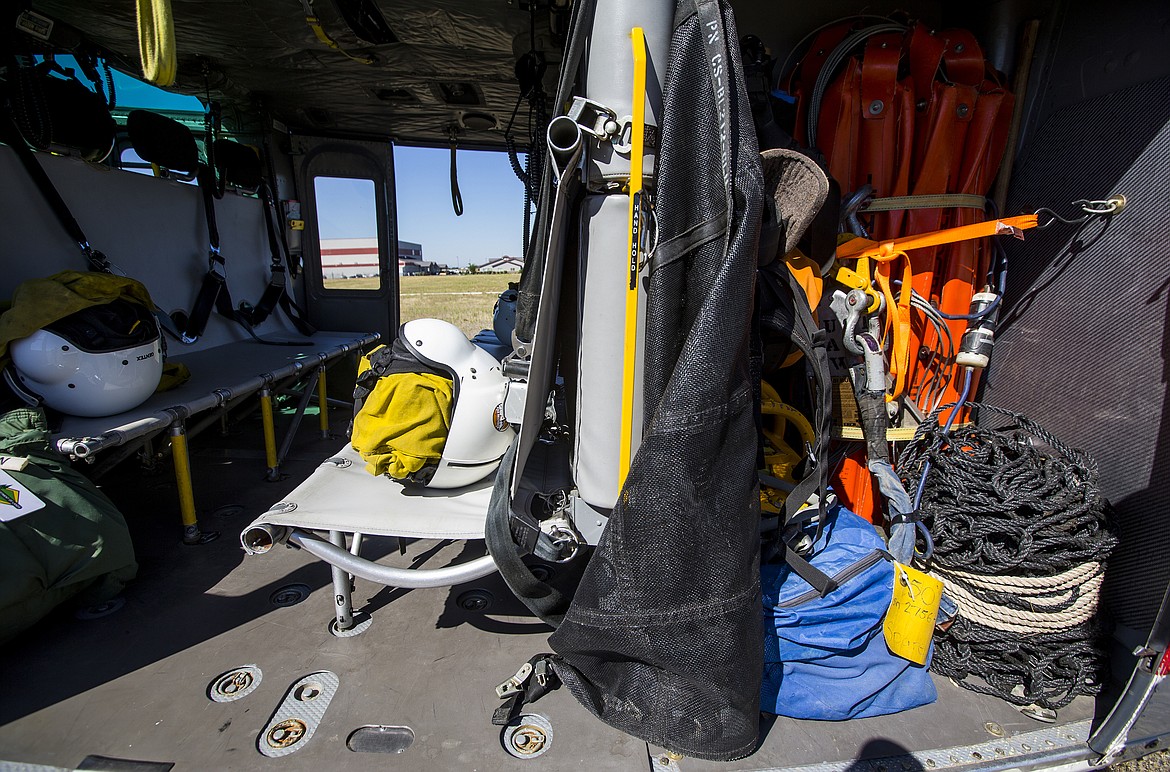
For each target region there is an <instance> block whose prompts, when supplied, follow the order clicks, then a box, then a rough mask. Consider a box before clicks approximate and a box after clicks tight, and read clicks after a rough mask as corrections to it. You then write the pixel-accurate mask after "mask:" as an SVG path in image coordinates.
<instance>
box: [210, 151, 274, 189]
mask: <svg viewBox="0 0 1170 772" xmlns="http://www.w3.org/2000/svg"><path fill="white" fill-rule="evenodd" d="M212 147H213V148H214V151H213V153H212V155H214V156H215V168H216V169H218V170H219V176H220V179H222V180H223V181H224V182H226V183H227V184H228V185H231V186H233V187H237V188H246V189H248V190H255V189H256V188H258V187H260V183H261V182H262V181H263V180H264V174H263V171H262V167H261V165H260V156H259V155H258V154H257V153H256V151H255V150H254V149H253V148H251V147H249V146H248V145H242V144H240V143H239V142H232V141H231V140H230V139H217V140H216V141H215V142H214V143H212Z"/></svg>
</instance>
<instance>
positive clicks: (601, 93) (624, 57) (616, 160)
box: [585, 0, 674, 190]
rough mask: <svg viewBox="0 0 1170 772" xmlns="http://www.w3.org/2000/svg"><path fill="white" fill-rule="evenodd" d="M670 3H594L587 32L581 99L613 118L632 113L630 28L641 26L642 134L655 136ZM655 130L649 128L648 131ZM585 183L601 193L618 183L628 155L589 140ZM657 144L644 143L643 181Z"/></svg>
mask: <svg viewBox="0 0 1170 772" xmlns="http://www.w3.org/2000/svg"><path fill="white" fill-rule="evenodd" d="M673 18H674V2H673V0H639V2H636V3H631V2H628V0H598V2H597V11H596V13H595V15H594V18H593V34H591V35H590V36H589V50H588V51H587V52H586V71H585V95H586V96H587V97H588V98H589V99H591V100H593V101H595V102H599V103H601V104H603V105H605V106H606V107H608V108H610V109H612V110H613V111H614V112H615V113H617V116H618V118H619V119H621V118H623V117H626V116H629V115H631V114H632V113H633V89H634V85H633V84H634V74H633V73H634V53H633V47H632V45H631V43H630V30H631V29H633V28H634V27H642V29H643V31H644V33H645V35H646V126H647V129H648V131H647V136H648V137H657V136H658V132H657V127H658V126H659V124H660V122H661V118H662V82H663V79H664V78H665V77H666V57H667V54H668V53H669V49H670V33H671V28H670V25H671V20H672V19H673ZM651 126H653V127H655V128H654V129H650V128H649V127H651ZM589 140H590V141H589V145H588V163H587V164H586V169H587V172H588V177H587V179H588V185H589V189H590V190H602V189H604V187H605V186H606V183H621V184H624V183H625V182H626V180H627V179H628V178H629V176H630V154H629V153H618V152H615V151H614V148H613V145H612V144H610V143H609V142H602V143H600V144H599V143H598V142H597V140H595V139H593V138H589ZM657 155H658V148H657V142H656V141H654V142H647V143H646V158H645V162H644V163H645V165H644V167H643V172H644V177H645V179H646V180H648V181H649V180H651V179H653V177H654V160H655V157H656V156H657Z"/></svg>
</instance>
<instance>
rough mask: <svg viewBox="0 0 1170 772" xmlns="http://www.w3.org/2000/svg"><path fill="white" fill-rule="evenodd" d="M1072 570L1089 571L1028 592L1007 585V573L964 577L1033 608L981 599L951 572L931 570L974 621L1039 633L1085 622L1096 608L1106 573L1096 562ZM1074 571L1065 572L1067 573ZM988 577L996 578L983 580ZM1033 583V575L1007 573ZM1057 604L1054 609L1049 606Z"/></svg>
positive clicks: (1007, 629)
mask: <svg viewBox="0 0 1170 772" xmlns="http://www.w3.org/2000/svg"><path fill="white" fill-rule="evenodd" d="M1087 567H1095V568H1096V572H1095V573H1090V572H1089V571H1088V568H1087ZM1074 571H1075V572H1076V573H1077V574H1078V575H1083V574H1086V573H1089V575H1088V577H1087V578H1083V579H1081V580H1080V582H1079V583H1078V584H1076V585H1072V586H1070V585H1068V584H1067V583H1062V584H1060V585H1057V584H1054V585H1053V586H1052V587H1051V588H1046V589H1045V588H1037V587H1035V586H1032V587H1029V588H1028V589H1027V593H1026V594H1025V593H1021V592H1019V590H1018V588H1010V589H1006V590H1005V587H1004V582H1003V580H1005V579H1009V577H974V578H972V577H971V576H970V575H969V574H967V575H964V578H963V581H964V583H966V584H967V585H968V586H970V585H972V584H979V583H981V582H985V583H986V585H988V586H987V589H989V590H991V591H993V592H1001V593H1002V592H1008V593H1011V594H1014V595H1016V596H1018V597H1020V598H1021V599H1025V600H1026V601H1027V603H1028V604H1029V605H1030V606H1031V607H1032V610H1023V609H1016V608H1009V607H1006V606H1003V605H1000V604H997V603H992V602H989V601H986V600H983V599H981V598H979V597H978V596H976V595H975V594H974V593H973V592H971V591H970V590H968V589H967V587H965V586H964V585H963V584H960V583H959V582H957V581H955V579H953V578H951V576H950V575H949V573H950V572H943V571H935V572H934V574H935V576H937V577H938V578H939V579H941V580H942V582H943V585H944V586H945V587H946V591H947V594H948V595H950V596H951V597H952V598H953V599H954V600H955V602H956V603H957V604H958V606H959V612H958V613H959V616H961V617H963V618H965V619H967V620H969V621H971V622H975V623H977V624H981V625H984V626H985V627H990V628H992V629H995V630H1001V631H1004V632H1010V633H1018V634H1022V635H1039V634H1043V633H1050V632H1053V631H1059V630H1067V629H1069V628H1071V627H1074V626H1076V625H1079V624H1083V623H1085V622H1088V621H1089V620H1091V619H1092V618H1093V615H1094V614H1095V613H1096V612H1097V605H1098V601H1099V598H1100V590H1101V583H1102V582H1103V581H1104V578H1105V575H1104V573H1103V572H1102V571H1101V566H1100V564H1099V563H1086V564H1084V566H1078V567H1077V568H1076V569H1074ZM1070 573H1073V572H1066V574H1070ZM1064 576H1065V574H1062V575H1060V576H1057V577H1045V578H1046V579H1047V580H1049V581H1051V580H1054V579H1061V578H1062V577H1064ZM988 579H993V580H997V581H995V582H986V580H988ZM1010 579H1021V580H1024V581H1027V582H1029V583H1034V582H1036V581H1037V580H1036V579H1025V578H1024V577H1010ZM1053 608H1056V609H1057V610H1052V609H1053Z"/></svg>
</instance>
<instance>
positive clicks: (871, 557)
mask: <svg viewBox="0 0 1170 772" xmlns="http://www.w3.org/2000/svg"><path fill="white" fill-rule="evenodd" d="M885 555H886V553H885V550H880V549H875V550H874V551H873V552H871V553H870V554H868V555H866V556H865V557H863V558H862V559H861V560H858V561H857V562H856V563H852V564H851V565H848V566H846V567H845V568H844V569H842V570H841V571H840V572H839V573H837V574H835V575H834V576H832V577H831V578H832V580H833V584H835V585H837V586H840V585H842V584H844V583H845V582H847V581H849V580H850V579H852V578H853V577H855V576H857V575H858V574H860V573H861V572H862V571H865V570H867V569H869V568H872V567H873V566H875V565H877V564H878V563H879V562H881V561H882V560H884V559H885ZM819 597H821V594H820V593H819V592H817V591H816V590H815V589H814V590H808V591H807V592H804V593H801V594H800V595H797V596H796V597H795V598H792V599H791V600H786V601H784V602H783V603H778V604H776V608H792V607H793V606H799V605H800V604H802V603H806V602H808V601H810V600H815V599H816V598H819Z"/></svg>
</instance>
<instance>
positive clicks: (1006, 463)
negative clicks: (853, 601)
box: [898, 405, 1117, 710]
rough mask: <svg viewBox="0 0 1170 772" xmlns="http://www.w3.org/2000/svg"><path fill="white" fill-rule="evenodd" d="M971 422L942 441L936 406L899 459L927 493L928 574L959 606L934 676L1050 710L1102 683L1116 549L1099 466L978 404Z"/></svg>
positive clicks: (942, 640)
mask: <svg viewBox="0 0 1170 772" xmlns="http://www.w3.org/2000/svg"><path fill="white" fill-rule="evenodd" d="M974 407H978V408H980V418H981V420H982V421H984V422H986V420H987V418H988V416H989V415H990V416H991V417H992V418H999V419H1000V420H1001V421H1002V419H1003V418H1004V417H1007V418H1008V419H1009V420H1010V422H1011V423H1010V425H1009V426H1007V427H1005V428H1002V429H995V430H992V429H987V428H980V427H976V426H974V425H968V426H966V427H963V428H960V429H955V430H952V432H951V433H950V436H949V437H945V436H944V435H943V433H942V431H941V430H940V428H939V424H938V411H936V412H935V413H934V414H932V415H931V417H930V419H928V420H927V421H925V422H923V424H922V425H920V426H919V427H918V430H917V432H915V436H914V440H913V441H912V442H911V443H910V444H909V445H908V446H907V447H906V449H905V450H904V451H903V453H902V455H901V457H900V458H899V459H898V468H899V469H900V470H902V473H903V475H906V476H908V478H909V479H908V480H907V488H908V489H909V490H914V489H916V488H917V487H918V484H919V481H920V477H921V474H922V470H923V469H924V468H925V467H926V462H928V461H929V463H930V467H929V471H928V472H927V475H926V481H925V485H924V487H923V489H922V502H921V512H922V515H923V517H924V520H925V522H926V523H927V525H928V526H929V528H930V532H931V534H932V536H933V537H934V544H935V547H934V556H933V558H932V560H931V561H930V571H931V573H932V574H933V575H935V576H936V577H938V578H939V579H941V580H942V581H943V583H944V585H945V586H946V589H947V594H948V595H949V596H950V597H951V599H952V600H954V601H955V602H956V603H957V604H958V607H959V611H958V615H957V616H956V617H955V620H954V622H953V623H952V624H951V625H950V627H949V628H947V629H946V631H945V632H942V633H940V634H939V635H937V636H936V637H935V642H934V647H935V648H934V659H933V661H932V662H931V666H930V669H931V671H933V672H935V673H938V674H939V675H943V676H947V677H949V678H952V679H954V680H955V682H956V683H958V685H959V686H961V687H963V688H964V689H968V690H970V691H974V692H978V693H980V694H991V695H995V696H996V697H1000V698H1002V699H1005V700H1007V701H1008V702H1011V703H1014V704H1016V705H1038V706H1040V707H1041V708H1047V709H1050V710H1056V709H1058V708H1062V707H1064V706H1065V705H1067V704H1068V703H1070V702H1072V700H1073V699H1074V698H1075V697H1078V696H1082V695H1086V696H1087V695H1095V694H1098V693H1099V692H1100V691H1101V689H1102V687H1103V686H1104V683H1105V681H1104V679H1105V676H1106V675H1107V673H1106V671H1105V651H1104V648H1103V646H1102V640H1101V637H1102V636H1101V634H1102V625H1101V623H1100V620H1099V618H1098V614H1097V607H1098V600H1099V596H1100V591H1101V583H1102V579H1103V577H1104V573H1105V560H1106V558H1108V557H1109V553H1110V552H1111V551H1112V550H1113V548H1114V547H1115V546H1116V545H1117V537H1116V535H1115V533H1114V531H1113V526H1112V522H1111V518H1110V517H1109V511H1108V507H1107V504H1106V502H1105V499H1104V498H1103V497H1102V495H1101V489H1100V486H1099V484H1098V473H1097V464H1096V462H1094V461H1093V459H1092V458H1090V457H1089V456H1088V455H1087V454H1085V453H1084V452H1082V451H1077V450H1073V449H1071V448H1069V447H1067V446H1066V445H1065V444H1064V443H1062V442H1061V441H1060V440H1059V439H1057V438H1056V437H1053V436H1052V435H1051V434H1049V433H1048V432H1047V431H1045V430H1044V429H1042V428H1041V427H1039V426H1037V425H1036V424H1035V423H1033V422H1032V421H1030V420H1028V419H1027V418H1025V417H1024V416H1022V415H1020V414H1018V413H1013V412H1011V411H1008V410H1003V409H1001V408H995V407H990V406H987V405H975V406H974Z"/></svg>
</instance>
